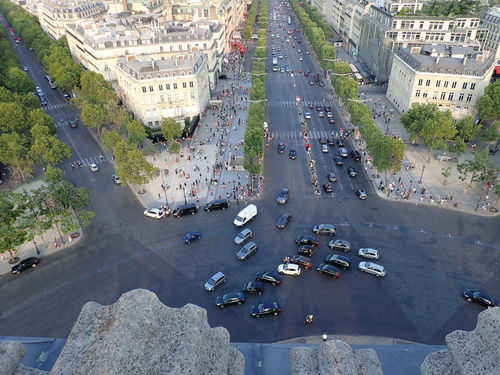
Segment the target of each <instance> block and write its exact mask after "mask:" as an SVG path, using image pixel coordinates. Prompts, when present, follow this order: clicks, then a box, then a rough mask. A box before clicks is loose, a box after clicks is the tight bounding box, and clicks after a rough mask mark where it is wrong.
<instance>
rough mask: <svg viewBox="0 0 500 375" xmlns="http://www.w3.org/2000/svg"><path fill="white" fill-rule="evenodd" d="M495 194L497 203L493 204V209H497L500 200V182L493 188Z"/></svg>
mask: <svg viewBox="0 0 500 375" xmlns="http://www.w3.org/2000/svg"><path fill="white" fill-rule="evenodd" d="M493 194H495V195H496V197H497V198H496V199H495V204H494V205H493V210H494V211H497V204H498V200H500V184H496V185H495V187H494V188H493Z"/></svg>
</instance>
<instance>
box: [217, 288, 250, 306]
mask: <svg viewBox="0 0 500 375" xmlns="http://www.w3.org/2000/svg"><path fill="white" fill-rule="evenodd" d="M245 301H246V297H245V295H244V294H243V293H241V292H232V293H226V294H224V295H223V296H217V297H216V298H215V305H216V306H217V307H220V308H221V309H223V308H224V307H225V306H229V305H235V304H236V305H241V304H242V303H243V302H245Z"/></svg>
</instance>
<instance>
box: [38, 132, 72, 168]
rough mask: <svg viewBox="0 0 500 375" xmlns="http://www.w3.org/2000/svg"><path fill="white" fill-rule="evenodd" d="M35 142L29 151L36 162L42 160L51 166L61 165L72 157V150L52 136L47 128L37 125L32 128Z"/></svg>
mask: <svg viewBox="0 0 500 375" xmlns="http://www.w3.org/2000/svg"><path fill="white" fill-rule="evenodd" d="M31 134H32V136H33V142H32V144H31V148H30V151H29V154H30V156H31V157H32V158H33V159H34V160H38V159H40V160H42V161H43V162H45V163H47V164H49V165H52V166H54V165H56V164H59V163H60V162H61V161H63V160H64V159H68V158H70V157H71V149H70V148H69V146H68V145H67V144H65V143H64V142H61V141H60V140H59V139H57V137H56V136H54V135H50V133H49V129H48V128H47V127H46V126H41V125H36V126H34V127H33V128H31Z"/></svg>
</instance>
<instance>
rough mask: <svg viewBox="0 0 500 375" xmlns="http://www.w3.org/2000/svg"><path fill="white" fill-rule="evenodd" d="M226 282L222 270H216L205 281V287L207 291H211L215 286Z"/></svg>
mask: <svg viewBox="0 0 500 375" xmlns="http://www.w3.org/2000/svg"><path fill="white" fill-rule="evenodd" d="M225 282H226V275H224V274H223V273H222V272H217V273H216V274H214V275H213V276H212V277H211V278H210V279H208V281H207V282H206V283H205V289H206V290H207V291H208V292H213V291H214V290H215V288H217V287H219V286H221V285H222V284H224V283H225Z"/></svg>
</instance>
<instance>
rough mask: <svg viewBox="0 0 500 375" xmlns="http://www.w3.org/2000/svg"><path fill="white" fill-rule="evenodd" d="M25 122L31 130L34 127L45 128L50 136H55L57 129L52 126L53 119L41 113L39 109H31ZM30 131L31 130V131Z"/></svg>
mask: <svg viewBox="0 0 500 375" xmlns="http://www.w3.org/2000/svg"><path fill="white" fill-rule="evenodd" d="M26 122H28V123H29V124H30V126H31V128H32V129H33V127H35V126H45V127H47V128H48V129H49V134H50V135H56V134H57V129H56V126H55V124H54V119H53V118H52V117H50V116H49V115H48V114H46V113H45V112H44V111H42V110H41V109H40V108H36V109H33V110H31V111H29V112H28V115H27V116H26ZM31 131H32V130H31Z"/></svg>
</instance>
